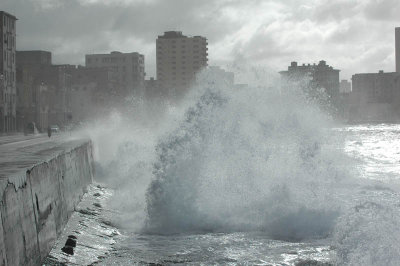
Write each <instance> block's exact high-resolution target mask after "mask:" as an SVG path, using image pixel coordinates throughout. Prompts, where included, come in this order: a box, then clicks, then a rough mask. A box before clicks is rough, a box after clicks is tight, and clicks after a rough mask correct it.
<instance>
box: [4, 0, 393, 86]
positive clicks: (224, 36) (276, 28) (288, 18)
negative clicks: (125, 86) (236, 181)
mask: <svg viewBox="0 0 400 266" xmlns="http://www.w3.org/2000/svg"><path fill="white" fill-rule="evenodd" d="M0 10H4V11H6V12H9V13H12V14H13V15H15V16H16V17H17V18H18V22H17V49H18V50H39V49H40V50H47V51H51V52H52V53H53V63H69V64H84V55H85V54H88V53H109V52H111V51H121V52H139V53H142V54H144V55H145V64H146V72H147V78H148V77H150V76H153V75H155V40H156V38H157V35H161V34H162V33H163V32H164V31H168V30H179V31H183V33H184V34H186V35H202V36H204V37H206V38H208V41H209V64H210V65H222V66H223V65H225V64H228V63H231V62H233V61H239V60H243V61H245V62H247V63H250V64H256V65H258V66H259V65H266V66H268V67H272V68H274V69H276V70H277V71H278V70H284V69H286V68H287V66H288V65H289V64H290V62H291V61H293V60H294V61H298V62H299V63H314V62H318V61H319V60H321V59H324V60H326V61H327V63H328V64H329V65H332V66H333V67H335V68H337V69H340V70H341V78H342V79H349V78H351V75H352V74H354V73H362V72H377V71H378V70H380V69H382V70H385V71H394V69H395V63H394V62H395V61H394V28H395V27H396V26H400V1H399V0H0Z"/></svg>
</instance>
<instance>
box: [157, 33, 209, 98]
mask: <svg viewBox="0 0 400 266" xmlns="http://www.w3.org/2000/svg"><path fill="white" fill-rule="evenodd" d="M156 43H157V44H156V59H157V80H158V83H159V87H160V89H161V90H163V92H164V94H165V95H169V96H172V97H180V96H182V94H184V92H185V90H187V89H188V88H189V87H190V85H191V83H192V82H193V81H194V79H195V77H196V73H198V72H199V71H200V70H201V69H202V68H204V67H206V66H207V61H208V59H207V55H208V53H207V50H208V48H207V39H206V38H204V37H201V36H193V37H188V36H185V35H183V34H182V32H180V31H167V32H164V35H160V36H158V38H157V41H156Z"/></svg>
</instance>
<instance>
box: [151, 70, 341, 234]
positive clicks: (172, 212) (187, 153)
mask: <svg viewBox="0 0 400 266" xmlns="http://www.w3.org/2000/svg"><path fill="white" fill-rule="evenodd" d="M291 89H292V90H290V91H281V90H279V88H278V87H277V86H272V85H271V84H268V85H267V86H261V85H260V84H258V85H257V86H251V85H248V86H246V87H245V88H241V89H235V88H232V87H229V86H227V84H226V83H224V82H218V80H215V79H214V76H212V75H210V74H209V73H207V72H205V73H203V76H201V77H200V82H199V85H198V86H197V87H196V88H195V91H196V97H195V99H197V101H196V102H195V104H194V106H193V107H190V108H189V109H187V111H186V114H185V116H184V119H183V121H182V122H181V123H180V124H179V125H178V127H177V128H176V129H175V130H173V131H172V132H171V133H170V134H169V135H168V136H167V137H165V138H163V139H161V141H160V142H159V144H158V145H157V149H156V150H157V159H156V162H155V164H154V172H153V174H154V180H153V181H152V183H151V185H150V187H149V189H148V191H147V195H146V196H147V212H148V217H147V220H146V225H145V231H146V232H150V233H157V234H171V233H181V232H216V231H217V232H221V231H222V232H230V231H250V230H262V231H266V232H268V233H270V234H271V236H273V237H276V238H284V239H300V238H301V239H303V238H307V237H324V236H326V235H328V234H329V232H330V230H331V229H332V226H333V224H334V222H333V221H334V219H335V217H336V216H337V209H338V206H335V204H334V203H332V200H330V195H331V193H332V192H331V188H332V185H333V184H335V183H336V182H338V180H340V179H341V178H344V177H345V176H346V174H345V171H343V169H342V168H341V165H340V164H339V163H338V159H337V156H336V155H337V150H335V149H332V148H331V147H330V145H331V144H332V139H331V138H330V137H329V135H327V134H326V128H329V127H331V126H332V121H331V119H330V118H329V116H327V115H325V114H324V113H323V112H321V110H320V109H319V108H318V105H316V104H311V102H310V99H309V98H307V97H305V96H304V94H303V92H302V91H301V90H298V89H297V88H295V87H294V88H291ZM324 217H325V218H324ZM294 219H299V220H301V221H302V222H299V223H296V222H292V221H293V220H294ZM315 221H320V223H319V224H320V225H319V226H318V225H316V224H315ZM282 224H286V225H288V228H289V229H290V231H292V233H288V232H289V231H285V230H283V229H282Z"/></svg>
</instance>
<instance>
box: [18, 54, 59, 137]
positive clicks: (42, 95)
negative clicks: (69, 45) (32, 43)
mask: <svg viewBox="0 0 400 266" xmlns="http://www.w3.org/2000/svg"><path fill="white" fill-rule="evenodd" d="M51 65H52V62H51V52H48V51H17V95H18V97H17V102H18V105H17V128H18V130H19V131H23V130H24V128H25V127H26V125H27V124H28V123H31V122H34V123H36V125H37V127H38V129H39V130H40V131H45V130H46V128H47V127H48V111H49V99H47V94H48V87H47V85H46V84H45V79H44V78H43V76H44V73H45V72H46V71H48V70H49V69H50V68H51Z"/></svg>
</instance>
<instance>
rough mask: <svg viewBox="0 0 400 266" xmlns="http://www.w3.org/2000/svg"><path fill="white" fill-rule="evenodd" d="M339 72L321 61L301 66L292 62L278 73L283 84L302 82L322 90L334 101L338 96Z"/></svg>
mask: <svg viewBox="0 0 400 266" xmlns="http://www.w3.org/2000/svg"><path fill="white" fill-rule="evenodd" d="M339 72H340V70H337V69H334V68H333V67H332V66H329V65H327V64H326V61H324V60H322V61H320V62H319V63H318V64H312V65H311V64H302V65H298V64H297V62H292V63H291V65H290V66H289V67H288V70H287V71H281V72H279V73H280V74H281V77H282V79H283V80H284V81H285V82H289V83H292V82H294V83H297V82H299V81H300V82H302V81H304V83H305V84H304V85H305V86H307V87H310V88H322V89H324V90H325V91H326V93H327V95H328V96H329V97H330V98H331V99H332V100H333V101H335V100H336V99H338V96H339V88H340V83H339Z"/></svg>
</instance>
